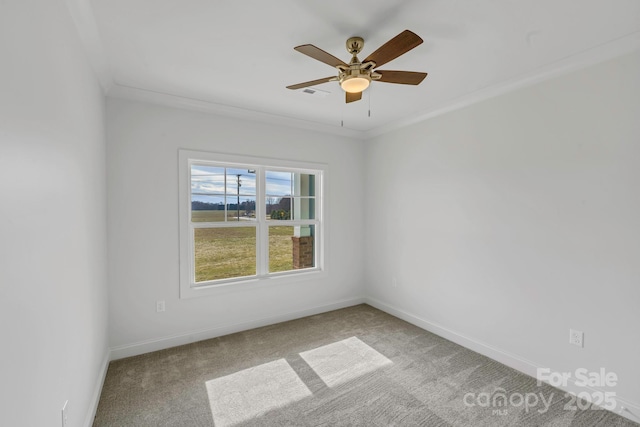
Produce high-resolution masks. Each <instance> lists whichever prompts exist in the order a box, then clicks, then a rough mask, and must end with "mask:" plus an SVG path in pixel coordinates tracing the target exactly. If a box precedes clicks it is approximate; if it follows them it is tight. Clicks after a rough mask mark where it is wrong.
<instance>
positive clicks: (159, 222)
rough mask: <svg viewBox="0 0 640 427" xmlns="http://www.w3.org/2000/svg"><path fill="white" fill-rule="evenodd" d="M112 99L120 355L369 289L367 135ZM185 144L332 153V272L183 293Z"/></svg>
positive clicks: (304, 157) (314, 156)
mask: <svg viewBox="0 0 640 427" xmlns="http://www.w3.org/2000/svg"><path fill="white" fill-rule="evenodd" d="M107 105H108V106H107V120H108V125H107V128H108V131H107V135H108V143H107V159H108V160H107V162H108V164H109V170H108V205H109V210H108V212H109V213H108V224H109V243H108V246H109V292H110V294H109V301H110V319H111V322H110V326H111V333H110V334H111V335H110V343H111V346H112V347H113V350H114V357H122V356H126V355H131V354H137V353H140V352H145V351H149V350H153V349H157V348H163V347H166V346H170V345H176V344H181V343H184V342H190V341H193V340H197V339H202V338H206V337H208V336H215V335H219V334H224V333H229V332H231V331H233V330H239V329H247V328H249V327H251V326H255V325H256V324H262V323H263V322H261V320H265V322H269V321H271V322H273V321H275V320H278V319H282V318H288V317H292V316H295V315H296V313H300V312H302V311H303V310H308V309H310V310H312V311H313V309H314V308H322V307H334V306H336V305H334V304H337V306H339V305H341V304H353V303H355V302H357V301H358V298H361V297H362V293H363V277H364V271H363V269H364V262H363V261H364V257H363V247H362V241H363V230H364V220H363V218H362V216H363V215H362V211H361V207H362V205H363V203H364V196H363V176H364V160H363V154H364V152H363V143H362V142H361V141H355V140H350V139H347V138H339V137H335V136H329V135H323V134H320V133H314V132H310V131H305V130H296V129H291V128H285V127H280V126H270V125H266V124H258V123H251V122H246V121H239V120H235V119H230V118H222V117H219V116H216V115H212V114H206V113H200V112H193V111H187V110H180V109H173V108H167V107H163V106H157V105H153V104H147V103H139V102H135V101H128V100H118V99H109V100H108V104H107ZM179 148H184V149H190V150H203V151H211V152H220V153H233V154H245V155H250V156H260V157H271V158H282V159H291V160H299V161H305V162H318V163H327V164H328V165H329V171H328V181H329V182H328V191H327V194H328V195H329V197H328V208H329V215H328V219H327V225H328V226H329V228H328V239H327V244H328V251H327V254H328V264H327V265H328V271H329V274H328V277H326V278H323V279H315V280H306V281H302V282H299V283H291V284H283V285H279V286H275V287H274V286H266V287H264V288H258V289H255V288H252V289H250V290H243V288H241V287H238V288H235V290H233V291H230V292H228V293H225V294H224V295H220V296H208V297H201V298H191V299H179V293H178V292H179V240H178V237H179V235H178V227H179V224H178V149H179ZM157 300H164V301H166V311H165V312H163V313H156V311H155V310H156V301H157ZM360 301H361V300H360ZM198 332H200V333H198Z"/></svg>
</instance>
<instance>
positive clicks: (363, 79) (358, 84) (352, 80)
mask: <svg viewBox="0 0 640 427" xmlns="http://www.w3.org/2000/svg"><path fill="white" fill-rule="evenodd" d="M369 83H371V77H369V76H367V75H360V76H347V77H345V78H344V80H342V82H340V87H342V90H344V91H345V92H349V93H359V92H362V91H363V90H365V89H366V88H368V87H369Z"/></svg>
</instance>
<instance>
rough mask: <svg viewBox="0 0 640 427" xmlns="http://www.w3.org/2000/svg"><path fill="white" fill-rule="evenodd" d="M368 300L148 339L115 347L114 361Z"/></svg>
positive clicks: (362, 299)
mask: <svg viewBox="0 0 640 427" xmlns="http://www.w3.org/2000/svg"><path fill="white" fill-rule="evenodd" d="M364 302H365V299H364V298H363V297H357V298H350V299H345V300H341V301H336V302H333V303H329V304H324V305H320V306H315V307H309V308H306V309H303V310H296V311H291V312H288V313H279V314H275V315H273V316H268V317H262V318H256V319H252V320H248V321H244V322H240V323H234V324H229V325H222V326H216V327H212V328H206V329H200V330H197V331H191V332H187V333H183V334H176V335H171V336H167V337H162V338H157V339H152V340H145V341H141V342H137V343H133V344H128V345H122V346H118V347H112V348H111V357H110V360H117V359H122V358H125V357H131V356H137V355H140V354H145V353H150V352H152V351H158V350H164V349H166V348H171V347H176V346H179V345H184V344H190V343H192V342H197V341H203V340H207V339H211V338H216V337H220V336H223V335H229V334H233V333H236V332H242V331H246V330H249V329H254V328H259V327H262V326H268V325H273V324H275V323H280V322H286V321H288V320H294V319H299V318H301V317H307V316H313V315H315V314H320V313H325V312H327V311H332V310H338V309H340V308H345V307H351V306H354V305H358V304H363V303H364Z"/></svg>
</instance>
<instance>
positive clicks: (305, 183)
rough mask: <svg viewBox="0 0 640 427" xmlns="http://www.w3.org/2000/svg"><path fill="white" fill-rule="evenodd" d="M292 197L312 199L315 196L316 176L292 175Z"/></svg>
mask: <svg viewBox="0 0 640 427" xmlns="http://www.w3.org/2000/svg"><path fill="white" fill-rule="evenodd" d="M293 195H294V196H305V197H309V196H310V197H313V196H315V195H316V176H315V175H309V174H306V173H295V174H293Z"/></svg>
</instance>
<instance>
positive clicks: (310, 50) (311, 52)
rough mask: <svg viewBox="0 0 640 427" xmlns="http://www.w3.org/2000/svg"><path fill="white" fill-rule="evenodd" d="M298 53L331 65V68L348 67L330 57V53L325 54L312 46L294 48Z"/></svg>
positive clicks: (339, 60) (304, 45) (337, 59)
mask: <svg viewBox="0 0 640 427" xmlns="http://www.w3.org/2000/svg"><path fill="white" fill-rule="evenodd" d="M294 49H295V50H297V51H298V52H300V53H304V54H305V55H307V56H310V57H312V58H313V59H317V60H318V61H320V62H324V63H325V64H327V65H331V66H332V67H337V66H338V65H342V66H344V67H348V65H347V64H346V63H345V62H344V61H342V60H341V59H339V58H336V57H335V56H333V55H331V54H330V53H327V52H325V51H324V50H322V49H320V48H319V47H315V46H314V45H312V44H303V45H301V46H296V47H294Z"/></svg>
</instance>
